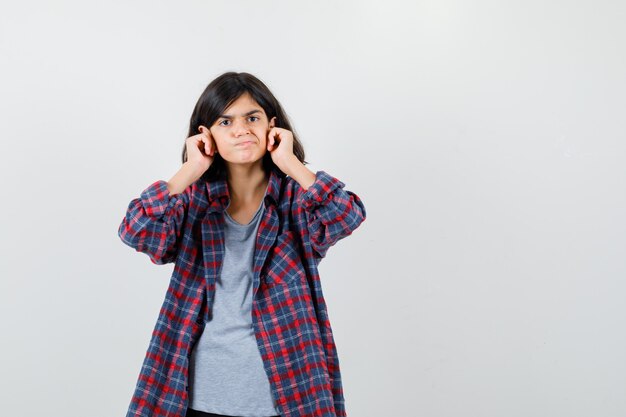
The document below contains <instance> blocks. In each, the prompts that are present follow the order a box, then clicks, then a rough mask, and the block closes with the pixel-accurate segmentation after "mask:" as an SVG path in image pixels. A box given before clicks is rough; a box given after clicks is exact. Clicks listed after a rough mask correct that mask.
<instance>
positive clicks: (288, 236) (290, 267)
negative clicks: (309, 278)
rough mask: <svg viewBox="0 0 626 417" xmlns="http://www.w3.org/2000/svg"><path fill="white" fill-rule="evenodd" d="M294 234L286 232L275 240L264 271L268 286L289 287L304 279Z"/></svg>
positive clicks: (289, 231)
mask: <svg viewBox="0 0 626 417" xmlns="http://www.w3.org/2000/svg"><path fill="white" fill-rule="evenodd" d="M299 249H300V248H299V246H298V241H297V239H296V236H295V233H294V232H293V231H291V230H287V231H285V232H283V233H281V234H280V235H279V236H278V238H276V244H275V245H274V247H273V248H272V249H271V250H270V253H269V259H268V262H267V264H266V269H265V274H264V276H265V282H266V284H267V285H268V286H270V287H271V286H275V285H289V284H292V283H294V282H302V280H305V279H306V274H305V272H304V266H303V263H302V259H301V258H300V250H299Z"/></svg>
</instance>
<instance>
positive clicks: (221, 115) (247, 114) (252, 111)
mask: <svg viewBox="0 0 626 417" xmlns="http://www.w3.org/2000/svg"><path fill="white" fill-rule="evenodd" d="M254 113H261V110H259V109H257V110H250V111H249V112H248V113H246V114H243V115H242V116H250V115H251V114H254ZM219 117H222V118H224V119H232V118H233V116H231V115H229V114H220V115H219Z"/></svg>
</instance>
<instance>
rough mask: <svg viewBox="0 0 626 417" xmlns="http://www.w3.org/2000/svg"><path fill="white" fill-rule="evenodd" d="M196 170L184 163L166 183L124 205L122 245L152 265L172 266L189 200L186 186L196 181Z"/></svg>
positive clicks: (121, 227)
mask: <svg viewBox="0 0 626 417" xmlns="http://www.w3.org/2000/svg"><path fill="white" fill-rule="evenodd" d="M198 172H199V169H198V168H197V167H196V166H195V165H192V164H188V163H185V164H183V166H182V167H181V169H180V170H179V171H178V172H177V173H176V174H175V175H174V176H173V177H172V178H171V179H170V180H169V181H167V182H166V181H164V180H158V181H156V182H154V183H152V184H151V185H150V186H148V187H147V188H146V189H145V190H143V191H142V192H141V194H140V196H139V197H138V198H135V199H133V200H132V201H131V202H130V204H129V205H128V209H127V210H126V215H125V216H124V218H123V219H122V222H121V224H120V226H119V228H118V236H119V237H120V239H121V240H122V242H124V243H125V244H126V245H128V246H130V247H132V248H134V249H135V250H136V251H138V252H142V253H145V254H147V255H148V256H149V257H150V260H151V261H152V263H154V264H157V265H162V264H166V263H170V262H173V261H174V260H175V259H176V255H177V254H178V249H179V246H180V240H181V236H182V232H183V225H184V222H185V219H186V218H187V210H188V208H189V201H190V196H191V188H192V186H191V185H189V184H191V183H193V182H194V181H195V180H196V179H197V178H199V177H200V175H201V173H200V174H198Z"/></svg>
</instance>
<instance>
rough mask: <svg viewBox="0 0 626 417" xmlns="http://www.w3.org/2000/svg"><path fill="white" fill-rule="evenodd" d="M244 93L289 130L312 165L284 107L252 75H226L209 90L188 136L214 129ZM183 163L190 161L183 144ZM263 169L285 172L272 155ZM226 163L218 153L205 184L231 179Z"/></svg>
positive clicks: (196, 109) (295, 150) (296, 147)
mask: <svg viewBox="0 0 626 417" xmlns="http://www.w3.org/2000/svg"><path fill="white" fill-rule="evenodd" d="M244 93H249V94H250V95H251V96H252V98H253V99H254V100H255V101H256V102H257V103H258V104H259V105H260V106H261V107H262V108H263V110H264V111H265V114H266V115H267V118H268V120H271V119H272V117H274V116H276V120H275V122H274V126H276V127H280V128H283V129H287V130H289V131H291V132H292V134H293V153H294V155H295V156H296V157H297V158H298V160H299V161H300V162H302V163H303V164H308V162H306V161H305V160H304V148H303V147H302V144H301V143H300V141H299V140H298V137H297V135H296V132H295V131H294V129H293V128H292V127H291V123H290V122H289V118H288V117H287V114H286V113H285V111H284V110H283V108H282V106H281V105H280V103H279V102H278V100H277V99H276V97H274V94H272V92H271V91H270V90H269V88H267V86H266V85H265V84H264V83H263V82H262V81H261V80H259V79H258V78H257V77H255V76H254V75H252V74H249V73H247V72H239V73H238V72H233V71H229V72H225V73H224V74H222V75H220V76H219V77H217V78H216V79H214V80H213V81H211V83H210V84H209V85H208V86H207V87H206V89H205V90H204V92H203V93H202V94H201V95H200V98H199V99H198V102H197V103H196V105H195V107H194V109H193V113H192V115H191V119H190V121H189V133H188V134H187V137H190V136H193V135H197V134H198V133H200V131H199V130H198V128H199V127H200V125H203V126H206V127H207V128H208V127H211V126H212V125H213V123H215V121H216V120H217V119H218V118H219V115H220V114H223V112H224V111H225V110H226V108H227V107H228V106H230V104H231V103H233V102H234V101H235V100H237V99H238V98H239V97H240V96H241V95H243V94H244ZM182 158H183V163H185V162H187V147H186V144H185V145H183V155H182ZM262 164H263V170H264V171H265V173H266V174H269V172H270V170H272V169H274V170H276V171H277V172H278V173H279V174H280V175H281V176H284V173H282V172H281V170H280V169H279V168H278V167H277V166H276V164H274V161H272V157H271V155H270V152H266V153H265V155H263V161H262ZM227 175H228V173H227V170H226V163H225V161H224V159H223V158H222V156H221V155H220V154H219V153H215V154H214V159H213V163H211V166H210V167H209V169H207V170H206V171H205V172H204V174H202V176H201V177H200V178H201V179H203V180H204V181H214V180H216V179H226V178H227Z"/></svg>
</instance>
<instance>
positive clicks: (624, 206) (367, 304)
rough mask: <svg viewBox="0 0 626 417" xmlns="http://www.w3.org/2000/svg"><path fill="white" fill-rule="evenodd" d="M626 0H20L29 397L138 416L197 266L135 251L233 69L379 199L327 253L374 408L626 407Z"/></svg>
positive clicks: (14, 110) (6, 230) (5, 101)
mask: <svg viewBox="0 0 626 417" xmlns="http://www.w3.org/2000/svg"><path fill="white" fill-rule="evenodd" d="M625 21H626V5H625V3H624V2H619V1H606V0H603V1H598V0H595V1H591V0H581V1H575V2H572V1H545V0H544V1H535V0H531V1H528V0H526V1H521V0H520V1H496V0H494V1H486V0H480V1H451V0H432V1H406V2H400V1H384V2H383V1H381V2H367V1H363V0H360V1H332V2H331V1H316V2H293V1H290V2H288V1H271V2H261V1H254V2H253V1H245V2H244V1H228V2H227V1H219V2H215V1H187V2H171V1H149V2H148V1H142V2H137V1H135V2H133V1H130V2H129V1H107V2H85V1H72V2H70V1H60V0H57V1H54V2H43V1H34V2H20V3H17V2H13V3H3V5H2V6H1V7H0V114H1V116H0V139H1V142H0V143H1V148H0V158H1V160H0V170H1V172H0V174H1V178H2V189H3V193H2V194H3V197H2V204H1V205H0V209H1V210H2V212H1V215H0V221H1V222H2V224H1V230H2V232H1V236H2V237H1V245H2V246H1V248H0V249H1V250H0V253H1V254H2V256H1V260H0V274H1V281H0V309H1V310H0V317H1V322H0V323H1V324H0V326H1V327H0V330H1V331H2V333H1V335H2V343H1V344H0V349H1V355H0V361H1V362H0V369H1V372H2V377H1V378H0V392H2V403H1V405H0V407H1V410H2V411H0V412H1V414H2V415H7V416H39V415H46V416H59V417H74V416H75V417H79V416H81V417H83V416H89V417H100V416H102V417H104V416H122V415H125V413H126V409H127V407H128V404H129V401H130V398H131V395H132V392H133V389H134V386H135V383H136V378H137V376H138V374H139V370H140V367H141V363H142V360H143V357H144V354H145V351H146V349H147V347H148V342H149V339H150V334H151V331H152V329H153V326H154V323H155V321H156V318H157V315H158V311H159V308H160V305H161V303H162V301H163V297H164V295H165V290H166V288H167V285H168V281H169V276H170V274H171V271H172V264H170V265H165V266H156V265H154V264H152V263H151V262H150V261H149V259H148V257H147V256H146V255H143V254H139V253H137V252H134V251H133V250H132V249H131V248H129V247H127V246H125V245H124V244H123V243H122V242H121V241H120V240H119V238H118V236H117V228H118V226H119V224H120V222H121V220H122V217H123V216H124V213H125V210H126V208H127V205H128V203H129V202H130V200H131V199H132V198H135V197H137V196H138V195H139V193H140V192H141V190H143V189H144V188H145V187H147V186H148V185H150V184H151V183H152V182H154V181H156V180H158V179H164V180H168V179H169V178H171V176H172V175H173V174H174V173H175V172H176V171H177V170H178V168H179V166H180V163H181V159H180V158H181V156H180V155H181V152H182V145H183V143H184V139H185V137H186V133H187V129H188V122H189V117H190V116H191V112H192V110H193V106H194V104H195V102H196V100H197V99H198V97H199V95H200V93H201V92H202V90H203V89H204V88H205V87H206V85H207V84H208V83H209V82H210V81H211V80H212V79H213V78H215V77H216V76H218V75H219V74H221V73H222V72H224V71H229V70H234V71H247V72H250V73H252V74H255V75H256V76H258V77H259V78H260V79H261V80H263V81H264V82H265V83H266V84H267V85H268V86H269V87H270V89H271V90H272V91H273V92H274V93H275V95H276V96H277V98H278V99H279V100H280V101H281V103H282V104H283V105H284V107H285V109H286V111H287V113H288V115H289V116H290V118H291V120H292V122H293V124H294V128H295V130H296V132H297V133H298V134H299V135H300V138H301V140H302V142H303V144H304V146H305V150H306V156H307V160H308V161H310V162H311V164H310V165H308V167H309V168H310V169H312V170H313V171H315V170H320V169H321V170H325V171H327V172H328V173H330V174H332V175H334V176H336V177H337V178H339V179H340V180H342V181H343V182H344V183H345V184H346V189H348V190H351V191H353V192H355V193H356V194H358V195H359V196H360V197H361V199H362V201H363V202H364V204H365V206H366V210H367V219H366V220H365V222H364V223H363V224H362V225H361V226H360V228H359V229H358V230H357V231H355V232H354V234H353V235H352V236H350V237H348V238H346V239H345V240H343V241H340V242H339V243H338V244H337V245H335V246H334V247H333V248H331V250H330V251H329V254H328V256H327V258H326V259H325V260H324V261H323V262H322V263H321V264H320V273H321V276H322V281H323V284H324V294H325V298H326V301H327V303H328V307H329V314H330V318H331V322H332V325H333V331H334V334H335V339H336V342H337V349H338V353H339V357H340V364H341V370H342V376H343V381H344V392H345V398H346V408H347V412H348V415H349V416H351V417H375V416H376V417H378V416H390V417H395V416H400V417H402V416H407V417H409V416H410V417H412V416H428V417H440V416H441V417H452V416H464V417H471V416H476V417H500V416H508V417H516V416H520V417H527V416H546V417H553V416H568V417H574V416H592V415H593V416H603V417H610V416H616V417H617V416H624V415H626V396H624V393H625V392H626V376H625V375H626V359H625V356H624V352H626V332H624V329H625V328H626V307H625V303H624V298H625V297H624V296H625V291H626V285H625V284H624V278H625V277H626V257H625V256H624V255H625V251H626V240H625V236H626V221H625V220H624V219H625V213H626V194H625V185H626V168H625V166H624V160H625V156H626V155H625V153H626V142H625V139H626V134H625V127H626V117H625V116H626V75H625V74H626V26H625V25H624V22H625Z"/></svg>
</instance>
